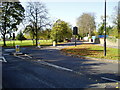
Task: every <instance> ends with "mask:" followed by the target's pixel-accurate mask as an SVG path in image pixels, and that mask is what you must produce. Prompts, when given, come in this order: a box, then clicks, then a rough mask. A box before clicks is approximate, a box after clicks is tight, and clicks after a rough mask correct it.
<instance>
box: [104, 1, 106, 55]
mask: <svg viewBox="0 0 120 90" xmlns="http://www.w3.org/2000/svg"><path fill="white" fill-rule="evenodd" d="M104 17H105V20H104V56H106V0H105V16H104Z"/></svg>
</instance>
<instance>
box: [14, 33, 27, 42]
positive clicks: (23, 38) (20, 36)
mask: <svg viewBox="0 0 120 90" xmlns="http://www.w3.org/2000/svg"><path fill="white" fill-rule="evenodd" d="M16 39H17V40H20V41H21V42H22V40H26V38H25V37H24V35H23V33H22V32H20V33H19V34H18V35H17V37H16Z"/></svg>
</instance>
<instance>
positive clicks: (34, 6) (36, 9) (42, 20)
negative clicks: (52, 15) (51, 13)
mask: <svg viewBox="0 0 120 90" xmlns="http://www.w3.org/2000/svg"><path fill="white" fill-rule="evenodd" d="M26 12H27V15H26V16H27V18H26V19H27V20H28V22H30V24H29V25H31V26H32V29H31V30H32V31H31V34H33V37H34V38H35V39H36V46H37V44H38V43H37V41H38V32H39V31H40V30H42V29H43V28H44V27H46V26H47V25H50V24H49V22H48V17H47V14H48V13H47V9H46V7H45V5H44V4H43V3H41V2H28V3H27V9H26Z"/></svg>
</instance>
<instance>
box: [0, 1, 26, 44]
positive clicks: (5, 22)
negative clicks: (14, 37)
mask: <svg viewBox="0 0 120 90" xmlns="http://www.w3.org/2000/svg"><path fill="white" fill-rule="evenodd" d="M24 12H25V10H24V8H23V6H22V5H21V3H20V2H2V12H0V15H1V18H0V32H1V34H2V37H3V41H4V46H6V43H5V41H6V34H7V33H12V32H14V31H16V30H17V25H19V24H20V23H21V22H22V20H23V18H24Z"/></svg>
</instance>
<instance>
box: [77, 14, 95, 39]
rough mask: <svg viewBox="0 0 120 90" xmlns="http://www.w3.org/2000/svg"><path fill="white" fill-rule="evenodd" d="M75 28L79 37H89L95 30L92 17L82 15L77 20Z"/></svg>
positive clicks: (90, 15)
mask: <svg viewBox="0 0 120 90" xmlns="http://www.w3.org/2000/svg"><path fill="white" fill-rule="evenodd" d="M77 26H78V28H79V34H80V36H81V37H84V36H87V35H88V34H89V36H90V37H91V35H92V33H93V31H94V30H95V28H96V26H95V17H94V15H92V14H90V13H83V14H82V15H81V16H80V17H78V18H77Z"/></svg>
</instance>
